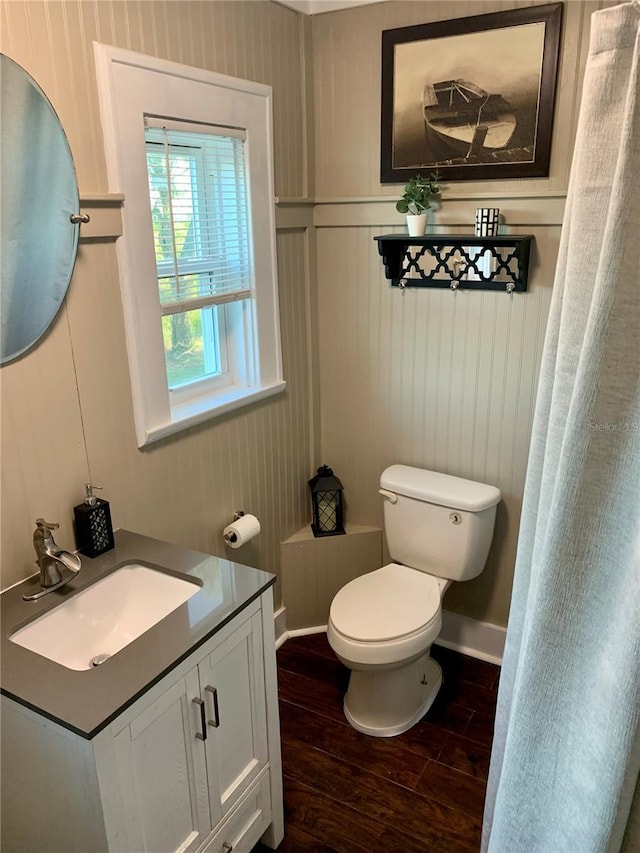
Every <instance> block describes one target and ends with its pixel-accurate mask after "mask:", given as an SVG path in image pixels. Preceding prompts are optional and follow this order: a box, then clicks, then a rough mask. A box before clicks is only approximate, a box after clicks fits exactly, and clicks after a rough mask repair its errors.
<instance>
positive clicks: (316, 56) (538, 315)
mask: <svg viewBox="0 0 640 853" xmlns="http://www.w3.org/2000/svg"><path fill="white" fill-rule="evenodd" d="M530 5H532V2H531V0H523V2H494V0H458V2H456V3H450V2H444V0H442V2H441V0H428V2H427V0H412V2H404V0H397V2H390V3H383V4H380V5H376V6H371V7H365V8H354V9H348V10H343V11H340V12H334V13H330V14H326V15H319V16H316V17H314V18H313V21H312V32H313V67H314V99H315V100H314V105H315V144H314V150H315V164H316V170H315V179H316V201H317V205H316V208H315V211H314V222H315V224H316V234H317V252H318V265H317V268H318V282H317V293H318V297H317V298H318V306H319V311H318V317H319V320H318V322H319V365H320V367H319V371H320V400H321V438H320V444H321V449H322V450H321V454H322V459H323V461H326V462H327V463H328V464H331V465H332V466H333V467H334V468H335V470H336V472H337V473H338V474H339V476H340V478H341V479H342V481H343V484H344V486H345V494H346V501H347V507H348V513H347V518H348V520H349V521H351V522H354V523H358V524H370V525H382V523H383V518H382V506H381V501H380V498H379V495H378V492H377V489H378V478H379V476H380V472H381V471H382V470H383V469H384V468H385V467H386V466H387V465H390V464H392V463H394V462H401V463H405V464H410V465H416V466H420V467H425V468H433V469H435V470H437V471H444V472H448V473H451V474H455V475H458V476H462V477H468V478H470V479H475V480H479V481H483V482H487V483H492V484H495V485H497V486H499V487H500V489H501V490H502V493H503V501H502V503H501V504H500V506H499V508H498V514H497V521H496V532H495V537H494V542H493V546H492V549H491V553H490V555H489V559H488V562H487V566H486V568H485V571H484V572H483V573H482V574H481V575H480V577H479V578H477V579H475V580H473V581H470V582H468V583H465V584H454V585H453V586H452V587H451V588H450V589H449V591H448V592H447V595H446V601H445V606H446V607H447V608H448V609H449V610H453V611H456V612H459V613H461V614H463V615H465V616H469V617H472V618H476V619H481V620H484V621H486V622H491V623H494V624H497V625H506V622H507V617H508V612H509V601H510V596H511V584H512V578H513V568H514V563H515V553H516V545H517V536H518V525H519V517H520V508H521V501H522V493H523V487H524V477H525V472H526V463H527V455H528V449H529V440H530V429H531V421H532V416H533V408H534V403H535V395H536V387H537V380H538V370H539V364H540V358H541V353H542V345H543V341H544V332H545V327H546V320H547V315H548V309H549V304H550V299H551V292H552V289H553V278H554V270H555V263H556V257H557V250H558V244H559V238H560V226H561V222H562V214H563V209H564V200H565V196H566V191H567V187H568V180H569V172H570V165H571V154H572V149H573V142H574V135H575V127H576V122H577V116H578V110H579V99H580V95H581V85H582V76H583V70H584V64H585V60H586V51H587V47H588V40H589V24H590V16H591V13H592V12H594V11H596V10H597V9H599V8H601V7H603V6H605V5H611V3H608V2H606V3H605V2H602V3H601V2H580V3H577V2H569V3H565V5H564V23H563V39H562V52H561V60H560V74H559V82H558V91H557V98H556V111H555V124H554V134H553V145H552V157H551V169H550V175H549V177H547V178H537V179H533V180H509V181H487V182H479V181H478V182H463V183H461V182H458V183H451V184H449V185H446V184H445V186H444V193H443V196H444V201H443V204H442V206H441V208H440V209H439V210H437V211H436V212H435V213H434V214H433V215H432V226H431V229H432V230H433V231H435V232H436V233H446V232H454V233H465V232H466V233H469V232H472V229H473V225H472V223H473V221H474V219H473V212H474V209H475V207H484V206H492V207H494V206H495V207H499V208H500V209H501V211H502V213H503V215H504V218H505V220H506V223H507V228H508V232H509V233H520V234H533V235H534V236H535V244H534V247H533V256H532V266H531V277H530V284H529V290H528V292H527V293H524V294H514V295H513V296H511V297H510V296H507V295H506V294H503V293H491V292H479V293H469V292H464V291H462V292H459V293H457V294H455V295H454V294H453V293H451V292H450V291H443V290H435V289H408V290H406V291H405V292H404V293H402V292H400V291H399V290H397V289H395V288H394V289H392V288H391V287H390V285H389V283H388V282H387V281H386V280H385V279H384V276H383V269H382V262H381V259H380V257H379V255H378V251H377V246H376V244H375V243H374V242H373V237H374V236H375V235H376V234H381V233H389V232H390V231H393V230H404V229H403V228H402V225H401V223H402V220H401V219H400V217H399V216H398V215H397V214H395V211H394V209H393V201H394V200H395V199H396V198H397V197H398V195H399V189H400V188H399V187H398V186H397V185H381V184H380V182H379V174H380V172H379V168H380V162H379V158H380V54H381V33H382V31H383V30H385V29H392V28H394V27H401V26H407V25H412V24H418V23H424V22H428V21H436V20H445V19H448V18H454V17H455V18H458V17H466V16H469V15H478V14H484V13H487V12H495V11H502V10H506V9H512V8H516V7H519V6H530ZM487 61H490V58H488V60H487Z"/></svg>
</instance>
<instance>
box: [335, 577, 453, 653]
mask: <svg viewBox="0 0 640 853" xmlns="http://www.w3.org/2000/svg"><path fill="white" fill-rule="evenodd" d="M439 611H440V589H439V587H438V583H437V581H436V580H435V578H433V577H431V576H430V575H427V574H424V572H419V571H417V570H416V569H409V568H407V566H401V565H399V564H398V563H389V565H388V566H384V567H383V568H382V569H377V570H376V571H375V572H370V573H369V574H366V575H362V576H361V577H359V578H356V579H355V580H352V581H351V582H350V583H348V584H347V585H346V586H344V587H343V588H342V589H341V590H340V592H339V593H338V594H337V595H336V597H335V598H334V599H333V602H332V604H331V621H332V622H333V625H334V627H335V628H336V630H337V631H339V632H340V633H341V634H342V635H343V636H345V637H349V638H350V639H352V640H359V641H360V642H383V641H384V640H397V639H399V638H400V637H406V636H407V635H408V634H413V633H415V632H416V631H419V630H421V629H423V628H425V627H426V626H427V625H428V624H429V623H430V622H432V621H433V619H434V618H435V617H437V615H438V613H439Z"/></svg>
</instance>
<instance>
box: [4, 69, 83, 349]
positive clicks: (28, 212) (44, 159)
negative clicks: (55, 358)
mask: <svg viewBox="0 0 640 853" xmlns="http://www.w3.org/2000/svg"><path fill="white" fill-rule="evenodd" d="M0 190H1V192H0V199H1V201H0V205H1V207H0V217H1V218H0V222H1V223H2V238H1V243H0V295H1V303H0V323H1V326H0V364H5V363H6V362H8V361H12V360H13V359H15V358H18V357H19V356H21V355H23V354H24V353H25V352H26V351H27V350H28V349H30V348H31V347H32V346H33V345H34V344H35V343H36V341H37V340H38V339H39V338H40V337H41V336H42V335H43V334H44V333H45V332H46V331H47V329H48V328H49V326H50V325H51V323H52V322H53V320H54V318H55V316H56V314H57V313H58V311H59V310H60V306H61V305H62V302H63V300H64V297H65V294H66V292H67V288H68V286H69V281H70V280H71V273H72V272H73V265H74V262H75V257H76V251H77V248H78V225H76V224H73V223H72V222H71V220H70V218H69V217H70V216H71V215H72V214H76V213H77V212H78V208H79V199H78V182H77V179H76V172H75V168H74V165H73V158H72V157H71V149H70V148H69V143H68V142H67V138H66V136H65V134H64V131H63V129H62V125H61V124H60V122H59V120H58V116H57V115H56V113H55V111H54V109H53V107H52V106H51V104H50V103H49V101H48V99H47V97H46V95H45V94H44V92H42V90H41V89H40V87H39V86H38V85H37V84H36V83H35V81H34V80H32V78H31V77H30V76H29V75H28V74H27V72H26V71H25V70H24V69H23V68H21V67H20V66H19V65H18V64H17V63H15V62H14V61H13V60H12V59H9V57H7V56H4V55H3V54H0Z"/></svg>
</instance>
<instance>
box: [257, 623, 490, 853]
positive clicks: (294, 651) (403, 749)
mask: <svg viewBox="0 0 640 853" xmlns="http://www.w3.org/2000/svg"><path fill="white" fill-rule="evenodd" d="M433 657H434V658H435V659H436V660H437V661H438V662H439V663H440V665H441V666H442V670H443V673H444V683H443V686H442V689H441V691H440V693H439V695H438V697H437V699H436V701H435V703H434V705H433V707H432V708H431V710H430V711H429V713H428V714H427V715H426V717H425V718H424V719H423V720H421V721H420V722H419V723H418V724H417V725H416V726H414V727H413V728H412V729H411V730H410V731H408V732H405V734H402V735H398V736H397V737H393V738H372V737H368V736H366V735H363V734H360V733H359V732H357V731H355V729H353V728H351V726H350V725H349V724H348V723H347V721H346V720H345V718H344V715H343V712H342V697H343V695H344V692H345V690H346V687H347V682H348V676H349V673H348V670H346V669H345V668H344V667H343V666H342V665H341V664H340V663H339V661H338V660H337V659H336V657H335V655H334V654H333V651H332V650H331V648H330V646H329V644H328V643H327V638H326V636H325V635H324V634H314V635H311V636H308V637H296V638H293V639H290V640H288V641H287V642H286V643H285V644H284V645H283V646H282V647H281V648H280V649H279V651H278V682H279V694H280V715H281V729H282V757H283V772H284V804H285V839H284V841H283V843H282V844H281V845H280V847H279V848H278V851H279V853H305V851H309V853H332V851H333V853H431V851H433V853H475V851H478V850H479V848H480V831H481V826H482V810H483V803H484V795H485V787H486V778H487V773H488V769H489V755H490V752H491V740H492V736H493V718H494V713H495V702H496V695H497V686H498V676H499V672H500V669H499V667H497V666H494V665H493V664H489V663H484V662H482V661H478V660H474V659H473V658H469V657H465V656H464V655H460V654H457V653H455V652H451V651H448V650H447V649H443V648H440V647H439V646H434V647H433ZM265 850H266V848H264V847H261V845H258V847H256V848H254V853H259V851H265Z"/></svg>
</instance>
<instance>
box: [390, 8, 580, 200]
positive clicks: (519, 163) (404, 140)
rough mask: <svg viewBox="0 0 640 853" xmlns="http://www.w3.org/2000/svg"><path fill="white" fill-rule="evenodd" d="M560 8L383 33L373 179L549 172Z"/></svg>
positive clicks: (449, 178)
mask: <svg viewBox="0 0 640 853" xmlns="http://www.w3.org/2000/svg"><path fill="white" fill-rule="evenodd" d="M562 9H563V4H562V3H551V4H548V5H544V6H531V7H527V8H521V9H512V10H509V11H506V12H492V13H490V14H487V15H475V16H473V17H469V18H456V19H454V20H450V21H437V22H435V23H431V24H419V25H417V26H411V27H400V28H398V29H394V30H384V31H383V33H382V121H381V146H380V155H381V156H380V181H381V183H403V182H406V181H407V180H408V179H409V178H410V177H411V176H412V175H415V174H416V173H418V172H421V173H422V174H425V175H427V174H429V173H430V172H433V171H435V170H436V168H437V169H438V171H439V173H440V176H441V178H442V180H443V181H464V180H476V181H477V180H494V179H500V178H538V177H544V176H545V175H548V174H549V161H550V157H551V136H552V129H553V112H554V104H555V91H556V76H557V69H558V59H559V53H560V33H561V27H562Z"/></svg>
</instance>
